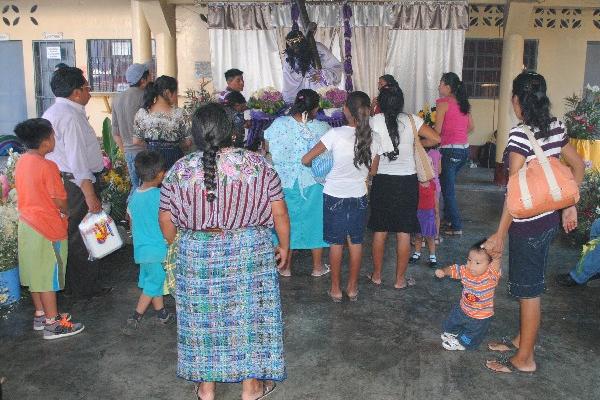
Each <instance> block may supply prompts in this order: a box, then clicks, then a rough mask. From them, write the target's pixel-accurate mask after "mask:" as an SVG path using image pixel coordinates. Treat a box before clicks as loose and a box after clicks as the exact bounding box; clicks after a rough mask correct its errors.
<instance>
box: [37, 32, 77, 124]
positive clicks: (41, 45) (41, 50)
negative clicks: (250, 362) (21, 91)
mask: <svg viewBox="0 0 600 400" xmlns="http://www.w3.org/2000/svg"><path fill="white" fill-rule="evenodd" d="M33 61H34V68H35V103H36V109H37V115H38V116H41V115H42V114H43V113H44V111H46V110H47V109H48V107H50V106H51V105H52V104H53V103H54V94H53V93H52V89H51V88H50V79H52V74H53V73H54V70H55V69H56V65H57V64H59V63H64V64H67V65H68V66H69V67H74V66H75V42H74V41H72V40H60V41H58V40H57V41H34V42H33Z"/></svg>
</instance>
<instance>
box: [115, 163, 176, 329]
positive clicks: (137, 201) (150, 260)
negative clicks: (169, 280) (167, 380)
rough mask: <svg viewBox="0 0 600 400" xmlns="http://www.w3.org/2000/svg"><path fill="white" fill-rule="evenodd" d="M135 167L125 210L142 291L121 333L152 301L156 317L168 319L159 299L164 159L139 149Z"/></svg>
mask: <svg viewBox="0 0 600 400" xmlns="http://www.w3.org/2000/svg"><path fill="white" fill-rule="evenodd" d="M134 163H135V171H136V173H137V175H138V177H139V178H140V180H141V181H142V185H141V186H140V187H139V188H137V189H136V191H135V192H134V193H133V194H132V195H131V200H130V201H129V205H128V207H127V213H128V214H129V217H130V219H131V233H132V236H133V257H134V259H135V262H136V263H137V264H140V277H139V280H138V286H139V288H140V289H142V294H141V295H140V299H139V300H138V304H137V307H136V309H135V311H134V313H133V315H132V316H131V317H129V318H128V319H127V325H126V327H125V329H124V330H123V333H125V334H127V335H130V334H133V333H134V332H135V331H136V330H137V329H138V326H139V323H140V321H141V320H142V317H143V316H144V313H145V312H146V310H147V309H148V306H150V304H151V303H152V306H153V307H154V310H155V311H156V316H157V318H158V321H159V322H161V323H163V324H166V323H167V322H169V320H170V319H171V315H170V314H169V312H168V311H167V309H166V308H165V306H164V302H163V294H164V283H165V270H164V268H163V262H164V261H165V258H166V255H167V242H166V241H165V239H164V238H163V235H162V232H161V230H160V226H159V224H158V205H159V198H160V189H159V188H158V187H159V185H160V184H161V182H162V180H163V177H164V176H165V172H166V171H165V161H164V160H163V158H162V157H161V156H160V154H159V153H157V152H155V151H142V152H140V153H138V154H137V155H136V156H135V161H134Z"/></svg>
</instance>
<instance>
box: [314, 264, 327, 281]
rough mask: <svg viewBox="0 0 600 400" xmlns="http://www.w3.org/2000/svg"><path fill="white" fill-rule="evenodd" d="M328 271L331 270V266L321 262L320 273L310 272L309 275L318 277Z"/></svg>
mask: <svg viewBox="0 0 600 400" xmlns="http://www.w3.org/2000/svg"><path fill="white" fill-rule="evenodd" d="M329 272H331V268H329V264H323V267H322V270H321V273H319V274H315V273H314V272H313V273H312V274H310V276H312V277H313V278H320V277H322V276H325V275H327V274H328V273H329Z"/></svg>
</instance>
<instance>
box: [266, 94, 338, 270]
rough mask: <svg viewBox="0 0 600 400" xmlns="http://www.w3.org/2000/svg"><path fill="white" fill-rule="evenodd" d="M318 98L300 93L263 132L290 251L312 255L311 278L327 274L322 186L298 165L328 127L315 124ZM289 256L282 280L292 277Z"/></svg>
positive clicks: (319, 123) (290, 258)
mask: <svg viewBox="0 0 600 400" xmlns="http://www.w3.org/2000/svg"><path fill="white" fill-rule="evenodd" d="M319 100H320V97H319V94H318V93H317V92H315V91H314V90H312V89H302V90H301V91H299V92H298V94H297V95H296V100H295V101H294V105H293V106H292V108H291V110H290V112H289V115H285V116H283V117H279V118H277V119H276V120H275V121H273V123H272V124H271V126H270V127H269V128H267V129H266V130H265V140H267V143H268V144H267V147H268V149H269V152H270V153H271V157H272V159H273V166H274V167H275V170H276V171H277V173H278V174H279V176H280V177H281V181H282V185H283V191H284V193H285V202H286V204H287V206H288V212H289V215H290V225H291V239H290V248H291V249H292V250H301V249H310V250H311V252H312V264H313V266H312V273H311V276H313V277H320V276H324V275H326V274H327V273H329V266H328V265H327V264H323V262H322V257H323V248H324V247H329V244H327V242H325V241H323V185H322V184H320V183H317V181H316V180H315V178H314V177H313V174H312V172H311V169H310V168H308V167H305V166H304V165H302V162H301V161H300V159H301V158H302V156H303V155H304V154H306V152H307V151H308V150H310V149H312V147H313V146H314V145H315V144H316V143H317V142H318V141H319V139H320V138H321V136H323V135H324V134H325V132H327V131H328V130H329V129H331V127H330V126H329V125H328V124H327V123H326V122H322V121H318V120H316V119H315V118H316V115H317V111H319ZM291 264H292V252H290V254H289V256H288V262H287V265H286V268H285V270H281V271H279V273H280V274H281V275H282V276H291V274H292V270H291V269H292V266H291Z"/></svg>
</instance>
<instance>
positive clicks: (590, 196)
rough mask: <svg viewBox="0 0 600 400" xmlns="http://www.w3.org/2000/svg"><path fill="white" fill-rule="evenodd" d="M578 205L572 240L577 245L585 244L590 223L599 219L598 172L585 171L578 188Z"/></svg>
mask: <svg viewBox="0 0 600 400" xmlns="http://www.w3.org/2000/svg"><path fill="white" fill-rule="evenodd" d="M579 196H580V197H579V203H578V204H577V219H578V221H577V229H576V230H575V231H574V232H573V234H572V235H573V236H572V237H573V239H574V240H575V242H576V243H578V244H583V243H586V242H587V241H588V239H589V237H590V230H591V227H592V223H593V222H594V221H595V220H596V218H600V171H599V170H597V169H594V168H588V169H586V172H585V176H584V178H583V182H582V183H581V187H580V188H579Z"/></svg>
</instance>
